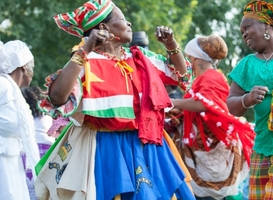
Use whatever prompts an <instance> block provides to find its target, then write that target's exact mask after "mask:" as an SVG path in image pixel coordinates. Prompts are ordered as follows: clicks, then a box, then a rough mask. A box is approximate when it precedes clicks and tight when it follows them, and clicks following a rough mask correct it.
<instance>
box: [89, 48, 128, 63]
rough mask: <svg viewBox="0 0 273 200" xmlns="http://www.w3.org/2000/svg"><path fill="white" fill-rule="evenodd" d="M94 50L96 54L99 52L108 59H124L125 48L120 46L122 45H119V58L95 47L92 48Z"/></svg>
mask: <svg viewBox="0 0 273 200" xmlns="http://www.w3.org/2000/svg"><path fill="white" fill-rule="evenodd" d="M93 51H94V52H96V53H98V54H101V55H103V56H105V57H107V58H108V59H110V60H114V61H117V62H118V61H121V60H123V61H124V60H126V54H125V50H124V49H123V48H122V47H120V52H121V57H120V58H118V57H117V56H115V55H112V54H109V53H106V52H103V51H100V50H98V49H95V50H93Z"/></svg>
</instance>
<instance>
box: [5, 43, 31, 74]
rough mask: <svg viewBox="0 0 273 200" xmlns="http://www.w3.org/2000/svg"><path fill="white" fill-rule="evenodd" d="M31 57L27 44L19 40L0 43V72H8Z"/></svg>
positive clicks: (25, 62) (22, 64) (28, 60)
mask: <svg viewBox="0 0 273 200" xmlns="http://www.w3.org/2000/svg"><path fill="white" fill-rule="evenodd" d="M33 59H34V58H33V55H32V53H31V52H30V50H29V48H28V47H27V45H26V44H25V43H24V42H22V41H20V40H13V41H9V42H7V43H5V44H4V45H2V46H1V45H0V74H10V73H11V72H13V71H14V70H15V69H17V68H18V67H22V66H24V65H25V64H27V63H28V62H30V61H31V60H33Z"/></svg>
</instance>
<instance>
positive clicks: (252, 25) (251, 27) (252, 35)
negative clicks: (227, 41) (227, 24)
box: [240, 18, 268, 52]
mask: <svg viewBox="0 0 273 200" xmlns="http://www.w3.org/2000/svg"><path fill="white" fill-rule="evenodd" d="M265 28H266V25H265V24H263V23H261V22H259V21H258V20H255V19H251V18H243V19H242V21H241V25H240V29H241V33H242V37H243V40H244V42H245V44H246V45H247V46H248V48H249V49H251V50H252V51H256V52H262V51H263V50H264V49H265V48H266V46H267V45H268V40H266V39H264V33H265Z"/></svg>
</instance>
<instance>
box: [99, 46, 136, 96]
mask: <svg viewBox="0 0 273 200" xmlns="http://www.w3.org/2000/svg"><path fill="white" fill-rule="evenodd" d="M120 50H121V58H120V59H119V58H118V57H117V56H115V55H111V54H109V53H106V52H103V51H100V50H98V49H95V50H94V52H96V53H97V54H101V55H103V56H105V57H106V58H108V59H109V60H113V61H116V64H115V65H114V66H115V67H117V66H118V67H119V69H120V72H121V74H122V76H123V77H124V78H125V83H126V90H127V92H128V93H129V85H128V76H129V78H130V79H131V80H132V79H133V77H132V72H133V71H134V69H133V68H132V67H131V66H130V65H128V64H127V63H126V61H125V60H126V59H127V57H126V54H125V50H124V49H123V48H122V47H120Z"/></svg>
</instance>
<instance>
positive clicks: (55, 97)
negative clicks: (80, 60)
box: [49, 29, 113, 105]
mask: <svg viewBox="0 0 273 200" xmlns="http://www.w3.org/2000/svg"><path fill="white" fill-rule="evenodd" d="M98 32H99V30H96V29H94V30H92V31H91V33H90V35H89V38H88V40H87V41H86V42H85V44H84V45H83V47H82V50H80V51H79V52H80V53H81V54H88V53H89V52H91V51H92V50H93V49H94V48H95V46H96V45H97V44H98V42H99V43H100V44H104V43H105V42H106V41H107V40H109V37H112V36H113V35H111V34H106V32H105V35H104V37H102V36H101V35H99V34H98ZM83 67H84V66H83V65H79V64H76V63H75V62H72V61H69V63H68V64H67V66H66V67H65V68H64V69H63V70H62V72H61V73H60V74H59V75H58V77H57V78H56V79H55V80H54V82H53V83H52V84H51V86H50V89H49V97H50V99H51V102H52V103H53V104H54V105H62V104H65V103H66V101H67V100H68V97H69V95H70V94H71V91H72V90H73V87H74V85H75V83H76V80H77V78H78V75H79V73H80V72H81V70H82V68H83Z"/></svg>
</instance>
